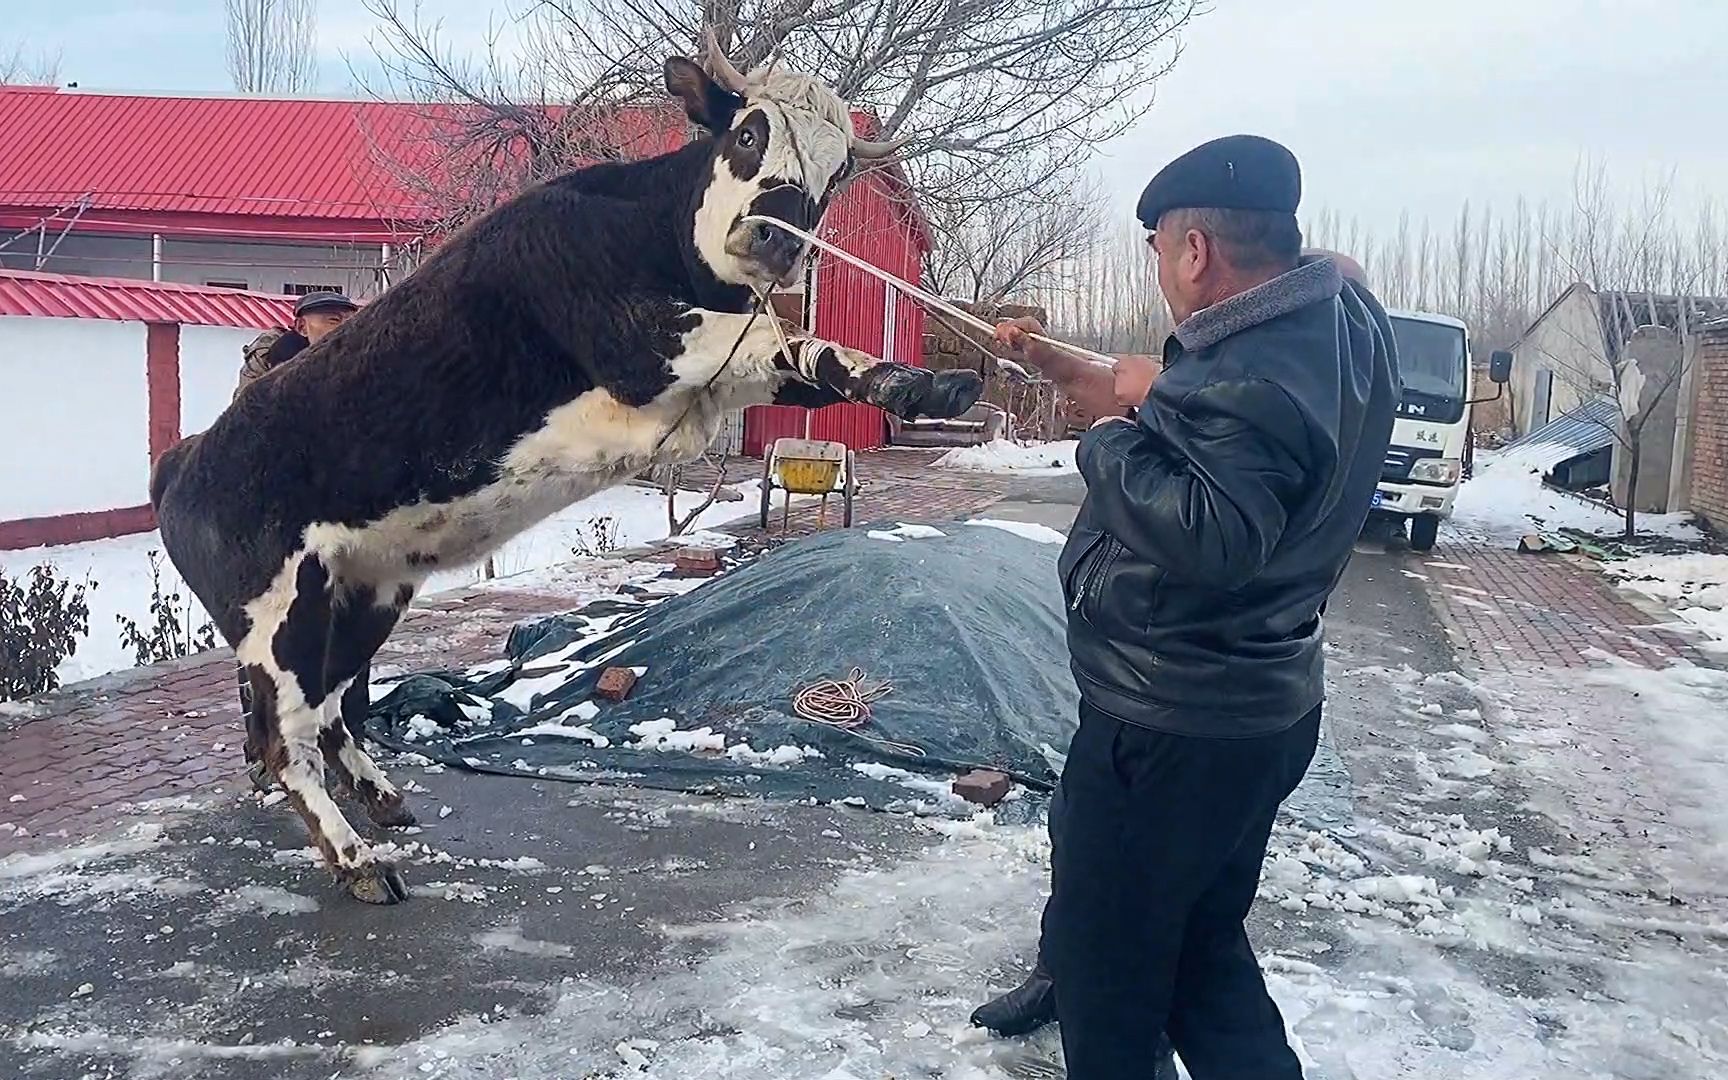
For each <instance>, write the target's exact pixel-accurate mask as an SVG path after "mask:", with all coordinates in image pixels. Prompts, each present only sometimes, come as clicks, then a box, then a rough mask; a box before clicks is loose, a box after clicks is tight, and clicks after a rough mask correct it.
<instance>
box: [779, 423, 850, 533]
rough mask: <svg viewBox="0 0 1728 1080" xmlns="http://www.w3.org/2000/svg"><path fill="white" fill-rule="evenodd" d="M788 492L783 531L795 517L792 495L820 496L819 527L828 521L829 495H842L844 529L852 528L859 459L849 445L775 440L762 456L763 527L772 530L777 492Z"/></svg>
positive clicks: (817, 512)
mask: <svg viewBox="0 0 1728 1080" xmlns="http://www.w3.org/2000/svg"><path fill="white" fill-rule="evenodd" d="M775 488H779V489H780V490H781V491H784V492H785V493H786V498H785V502H784V505H783V506H782V507H781V510H780V528H781V530H782V531H784V530H785V528H786V523H787V520H788V519H789V518H790V516H791V514H792V496H794V495H820V496H821V497H822V503H821V505H820V506H819V507H818V508H817V510H816V527H817V528H818V529H820V528H823V527H825V526H826V525H827V522H828V496H830V495H833V494H836V493H837V494H839V496H840V500H841V526H842V527H843V528H848V529H849V528H851V527H852V501H853V499H854V498H855V497H856V496H857V494H858V470H857V464H856V458H855V456H854V454H853V452H852V451H851V450H849V449H848V448H847V446H846V444H845V443H841V442H828V441H826V440H823V439H775V440H774V443H773V445H771V446H770V447H768V452H767V453H766V454H764V455H762V513H761V516H760V519H759V524H760V525H761V526H762V528H763V529H764V530H766V529H767V528H768V515H769V512H770V511H771V510H772V508H773V500H774V489H775Z"/></svg>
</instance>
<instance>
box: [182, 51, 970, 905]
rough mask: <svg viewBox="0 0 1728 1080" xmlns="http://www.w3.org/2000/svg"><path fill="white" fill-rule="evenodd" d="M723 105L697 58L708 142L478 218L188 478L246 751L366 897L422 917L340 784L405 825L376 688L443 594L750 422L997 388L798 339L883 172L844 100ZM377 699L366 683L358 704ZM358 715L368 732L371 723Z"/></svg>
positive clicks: (912, 412)
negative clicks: (344, 799)
mask: <svg viewBox="0 0 1728 1080" xmlns="http://www.w3.org/2000/svg"><path fill="white" fill-rule="evenodd" d="M709 52H710V61H711V63H712V66H713V67H714V69H715V71H716V72H717V74H718V81H716V79H714V78H710V77H709V76H708V75H707V74H706V73H705V72H704V71H703V70H702V68H701V67H699V66H698V65H697V64H695V63H694V62H692V61H690V60H686V59H682V58H675V59H672V60H668V61H667V63H666V67H665V75H666V87H667V89H668V90H669V91H670V92H671V93H672V94H673V95H674V96H676V97H678V98H680V99H681V100H682V101H683V104H684V108H685V111H686V112H687V113H688V114H689V116H690V118H691V120H693V121H694V122H695V123H697V124H698V125H700V126H701V127H702V128H703V129H705V130H706V132H707V133H708V134H707V136H706V137H704V138H701V139H699V140H697V141H695V142H692V143H690V144H689V145H687V146H685V147H684V148H683V149H680V150H678V151H676V152H673V153H670V154H666V155H663V156H661V157H657V158H653V159H650V160H645V161H639V162H632V163H607V164H601V165H596V166H593V167H591V168H586V169H582V170H579V171H577V172H574V173H571V174H569V175H568V176H564V177H561V178H559V179H557V180H553V181H551V182H549V183H546V184H543V185H541V186H539V187H536V188H534V189H532V190H530V191H527V192H526V193H524V194H522V195H521V196H519V197H518V198H516V199H514V200H513V201H511V202H509V203H507V204H505V205H503V206H501V207H499V208H497V209H496V210H494V211H492V212H491V213H489V214H487V215H486V216H484V217H482V218H480V219H479V220H477V221H475V222H474V223H473V224H472V225H471V226H469V227H468V228H466V229H465V230H463V231H462V232H461V233H459V234H458V235H456V236H455V237H453V238H452V239H451V240H450V241H449V242H448V243H446V244H445V245H444V246H443V247H442V248H441V249H440V250H438V251H437V252H436V253H435V254H434V255H433V256H432V257H431V258H429V259H428V260H427V261H426V262H425V264H424V265H422V266H421V267H420V268H419V269H418V270H416V271H415V272H414V273H413V274H412V275H410V276H409V277H407V278H406V279H404V280H403V281H402V282H401V283H400V284H399V285H397V286H395V287H394V288H392V289H390V290H389V291H387V292H386V293H384V294H383V295H382V296H380V297H379V298H378V299H377V300H375V301H373V302H372V303H371V304H369V305H367V306H366V308H365V309H364V310H362V311H361V312H359V313H358V314H357V315H355V316H354V317H353V318H352V319H351V320H349V321H348V322H347V323H345V324H344V325H343V326H341V327H340V328H338V329H337V330H336V331H334V332H333V333H332V334H331V335H330V336H329V337H328V338H326V339H325V340H323V341H321V342H320V343H319V344H317V345H315V346H313V347H312V348H310V349H308V350H307V351H306V352H305V353H303V354H302V355H301V356H300V357H298V358H296V360H295V361H294V362H293V363H291V364H287V365H285V366H283V367H281V368H278V369H276V370H275V371H272V372H270V373H269V374H268V375H266V376H264V377H263V378H260V379H259V380H257V381H256V382H255V383H253V384H252V385H251V386H250V387H248V388H247V389H246V390H245V391H244V392H243V393H241V394H240V395H239V397H238V398H237V399H236V401H235V402H234V404H233V405H232V406H231V407H230V408H229V409H228V411H227V412H226V413H224V414H223V415H222V416H221V417H220V418H219V419H218V420H217V421H216V423H215V424H214V425H212V426H211V427H210V429H209V430H208V431H206V432H204V433H203V434H201V435H196V436H193V437H192V438H189V439H187V440H186V441H185V442H183V443H181V444H180V445H179V446H177V447H175V448H174V449H173V450H171V451H169V452H168V453H167V454H165V455H163V457H162V459H161V462H160V464H159V465H158V467H157V469H156V472H155V475H154V476H153V477H152V479H151V492H150V495H151V501H152V503H153V504H154V505H155V507H156V510H157V514H158V516H159V518H160V521H161V526H162V541H163V546H164V547H165V548H166V549H167V551H168V554H169V556H170V557H171V558H172V559H173V561H174V565H175V566H176V567H177V568H178V569H179V570H180V572H181V573H182V574H183V575H184V576H185V578H186V581H187V583H188V584H189V585H190V586H191V588H192V591H193V592H194V593H196V594H197V596H198V599H199V600H200V601H202V602H203V604H204V606H205V608H206V609H208V610H209V612H210V614H211V617H212V618H213V619H214V620H215V622H216V625H217V627H218V629H219V630H220V631H221V633H222V635H223V637H225V638H226V639H227V640H228V642H229V643H230V644H231V645H233V646H234V649H235V652H236V653H237V654H238V656H239V659H240V662H241V664H242V665H243V666H244V670H245V673H246V677H247V678H248V679H249V680H250V683H251V687H252V701H253V705H252V709H251V713H250V715H249V716H248V718H247V742H248V746H249V748H250V749H251V750H253V751H254V752H256V753H258V754H261V756H262V759H263V761H264V763H265V765H266V767H267V768H268V769H269V770H270V772H272V773H273V774H274V775H275V776H276V778H277V779H278V780H279V781H280V782H281V784H282V786H283V788H284V789H285V790H286V791H287V793H288V797H289V799H290V800H291V801H292V803H293V805H294V807H295V809H296V810H298V811H299V813H300V815H301V817H302V818H304V819H305V822H306V826H307V828H308V829H309V830H310V831H311V835H312V840H313V841H314V842H315V843H316V844H317V846H318V848H319V850H320V851H321V852H322V853H323V855H324V858H325V860H326V862H327V863H328V864H329V865H330V867H331V868H332V870H333V871H334V872H335V873H336V874H337V876H338V877H339V879H340V880H341V881H342V882H343V883H344V884H345V885H346V887H347V889H348V890H349V891H350V892H351V893H352V894H353V895H354V896H356V897H358V898H359V899H361V900H365V901H368V902H371V903H380V904H389V903H396V902H398V901H400V900H402V899H403V898H404V897H405V896H406V888H405V886H404V884H403V881H402V877H401V875H400V873H399V872H398V871H397V869H396V868H395V867H394V866H393V865H391V864H390V863H388V862H385V861H383V860H380V859H378V858H377V857H376V856H375V855H374V853H373V852H372V851H371V850H370V849H369V848H368V847H367V845H366V843H365V842H364V841H363V840H362V839H361V837H360V836H359V835H358V834H357V833H356V832H355V830H354V829H353V827H352V826H350V825H349V823H348V822H347V820H346V819H345V818H344V817H343V816H342V813H341V811H340V810H339V809H338V808H337V805H336V803H335V802H334V800H333V799H332V798H331V796H330V795H329V794H328V793H327V792H326V790H325V787H324V780H325V770H326V768H328V769H329V770H330V772H331V773H332V774H334V776H335V777H336V778H337V779H338V780H340V781H341V782H342V783H344V784H346V785H347V786H348V787H349V788H350V789H351V790H352V791H353V792H354V793H355V794H356V795H357V796H358V797H359V798H360V799H361V800H362V801H363V802H364V804H365V806H366V808H367V811H368V815H369V816H370V817H371V818H372V820H373V821H375V822H378V823H380V824H385V825H405V824H410V823H412V822H413V820H414V819H413V816H412V815H411V814H410V813H409V812H408V810H407V808H406V807H405V806H404V804H403V800H402V796H401V794H400V793H399V792H398V791H397V789H396V788H395V787H394V786H393V785H392V784H391V783H390V781H389V780H388V779H387V778H386V777H385V776H384V774H383V772H381V771H380V770H379V768H378V766H377V765H376V764H374V763H373V761H372V760H371V758H369V757H368V756H367V755H366V754H365V752H364V751H362V750H361V749H360V747H359V746H358V745H357V744H356V743H355V742H354V739H353V737H352V735H351V734H350V732H349V730H348V727H347V725H345V724H344V723H343V712H344V709H345V708H346V710H347V711H349V712H351V713H352V712H355V711H361V712H363V710H364V709H365V706H366V703H365V701H364V693H363V692H362V693H359V694H351V693H349V692H348V691H349V690H350V688H351V687H354V686H355V680H356V677H357V676H358V675H359V673H360V672H361V671H362V670H363V669H364V668H365V666H366V665H367V664H368V663H369V662H370V660H371V658H372V655H373V654H374V653H375V652H377V650H378V648H379V647H380V646H381V645H382V644H383V643H384V640H385V639H386V638H387V637H388V636H389V635H390V632H391V630H392V629H393V628H394V627H395V625H396V621H397V619H398V618H399V617H400V616H401V614H402V612H403V609H404V608H406V607H407V605H408V603H409V601H410V600H411V599H412V598H413V597H414V594H415V591H416V589H418V588H419V587H420V585H421V584H422V583H423V582H424V580H425V579H426V577H427V576H428V575H429V574H430V573H432V572H433V571H434V570H438V569H442V568H448V567H452V566H457V565H460V564H464V563H469V562H472V561H474V560H476V559H479V558H481V557H483V556H484V555H486V554H487V553H488V552H490V551H492V550H494V549H495V548H497V547H498V546H499V545H500V544H502V543H503V542H504V541H506V540H508V539H509V538H510V537H512V536H514V535H515V534H517V533H520V532H521V531H522V530H524V529H526V528H528V527H529V526H531V525H533V524H535V523H536V522H538V521H540V520H542V519H544V518H546V517H547V516H548V515H550V514H552V513H554V512H556V511H558V510H560V509H562V508H563V507H565V506H568V505H569V504H570V503H572V502H575V501H576V500H578V499H582V498H584V497H586V496H588V495H591V494H593V493H594V492H596V491H598V490H600V489H602V488H605V487H607V486H610V485H612V484H616V483H618V482H620V481H622V480H625V479H627V478H629V477H631V476H633V475H635V474H637V473H638V472H640V471H641V470H642V469H644V468H646V467H647V466H649V465H652V464H663V463H674V462H682V461H690V460H692V459H694V458H695V457H697V456H698V455H699V454H701V452H702V451H703V450H704V449H705V448H707V446H708V445H709V444H710V443H711V442H712V441H713V439H714V436H715V435H716V433H717V431H718V428H719V424H720V420H721V416H722V414H723V413H725V412H726V411H728V410H730V409H735V408H739V407H742V406H745V405H753V404H767V403H771V402H777V403H781V404H795V405H805V406H818V405H825V404H830V403H834V402H838V401H842V400H845V401H857V402H866V403H869V404H873V405H879V406H881V407H883V408H886V409H888V410H890V411H892V412H894V413H896V414H898V415H900V416H904V417H914V416H920V415H928V416H937V417H952V416H956V415H959V414H960V413H961V412H963V411H965V410H966V409H968V408H970V407H971V406H972V404H973V403H974V402H975V401H976V400H977V397H978V394H979V391H980V389H981V387H980V384H979V380H978V377H977V376H976V375H974V374H972V373H969V372H954V373H944V374H939V375H932V374H931V373H930V372H928V371H924V370H921V369H918V368H913V367H909V366H906V365H901V364H889V363H884V362H882V361H880V360H877V359H876V358H874V357H871V356H869V355H866V354H864V353H861V352H858V351H856V350H853V349H847V348H843V347H841V346H838V345H835V344H832V343H830V342H825V341H820V340H816V339H814V338H809V337H803V336H796V337H793V338H792V339H791V340H790V342H789V344H788V345H787V346H786V347H785V348H784V349H782V346H781V339H780V336H779V334H778V333H777V329H776V325H775V324H774V323H773V317H772V315H771V314H766V315H761V316H752V315H751V314H750V311H751V309H752V307H753V305H754V304H755V302H756V295H757V294H758V293H759V292H765V291H766V290H768V289H771V288H773V287H774V286H776V285H779V284H782V283H785V282H788V281H789V280H790V279H793V278H795V276H796V275H797V273H798V270H799V267H800V264H801V261H802V260H803V258H804V255H805V251H804V246H803V245H802V243H800V242H799V241H797V240H795V239H792V238H789V237H788V236H786V235H785V234H783V233H781V232H780V231H778V230H774V229H772V228H765V227H762V226H758V225H751V224H746V223H743V222H742V221H741V220H740V219H742V218H743V217H745V216H747V215H749V214H753V213H757V214H769V215H773V216H775V217H778V218H781V219H783V220H786V221H788V222H790V223H792V224H794V225H799V226H801V227H804V228H806V229H808V228H813V227H814V226H815V224H816V223H817V221H818V220H819V219H820V218H821V216H822V213H823V210H824V209H825V208H826V206H827V204H828V202H829V200H830V198H831V197H832V196H833V195H834V193H835V191H836V189H837V187H838V186H839V185H840V184H841V183H842V182H843V181H844V180H845V179H846V177H847V175H848V173H849V172H851V171H852V169H853V168H854V166H855V164H856V162H857V161H858V160H860V159H871V158H881V157H884V156H886V155H887V154H888V153H891V152H892V150H893V148H892V147H891V146H887V145H885V144H880V143H872V142H867V141H864V140H862V139H859V138H856V137H855V136H854V135H853V134H852V129H851V115H850V111H849V109H848V108H847V105H846V103H845V102H843V101H841V100H840V99H839V98H838V97H837V96H836V95H835V94H834V93H833V92H832V91H831V90H829V89H828V88H827V87H825V86H823V85H822V84H820V83H818V82H817V81H815V80H814V79H811V78H809V77H808V76H804V75H798V74H794V73H791V72H782V71H767V72H755V73H752V74H751V75H750V76H748V77H745V76H742V75H740V74H739V73H738V72H737V70H736V69H734V68H733V67H732V66H731V65H730V64H729V63H728V62H727V61H726V59H725V57H724V56H723V55H721V54H720V52H719V50H718V49H717V48H716V47H715V46H714V44H713V39H712V37H711V36H710V38H709ZM356 689H357V687H356ZM351 719H353V717H351Z"/></svg>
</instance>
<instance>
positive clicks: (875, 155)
mask: <svg viewBox="0 0 1728 1080" xmlns="http://www.w3.org/2000/svg"><path fill="white" fill-rule="evenodd" d="M911 141H912V140H911V139H891V140H889V141H888V142H877V141H875V140H873V139H860V138H859V137H858V136H856V135H854V136H852V156H853V157H856V158H858V159H860V160H862V161H880V160H881V159H882V158H885V157H893V156H894V155H895V154H897V153H899V152H900V148H901V147H903V146H905V145H906V144H907V143H909V142H911Z"/></svg>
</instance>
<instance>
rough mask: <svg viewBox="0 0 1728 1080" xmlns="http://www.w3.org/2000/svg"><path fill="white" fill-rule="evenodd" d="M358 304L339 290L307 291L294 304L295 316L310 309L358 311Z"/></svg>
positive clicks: (303, 313) (310, 310)
mask: <svg viewBox="0 0 1728 1080" xmlns="http://www.w3.org/2000/svg"><path fill="white" fill-rule="evenodd" d="M359 310H360V305H359V304H356V303H355V302H354V301H352V300H350V299H348V298H347V297H346V296H343V295H342V294H341V293H339V292H309V293H307V294H306V295H305V296H302V297H301V298H300V299H299V300H298V301H296V302H295V304H294V314H295V316H296V317H298V316H301V315H305V314H306V313H308V312H312V311H359Z"/></svg>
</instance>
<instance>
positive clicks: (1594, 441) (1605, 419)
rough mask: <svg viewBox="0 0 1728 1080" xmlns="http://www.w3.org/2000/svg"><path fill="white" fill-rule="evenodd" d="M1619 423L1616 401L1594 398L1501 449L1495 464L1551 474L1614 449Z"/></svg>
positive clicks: (1606, 398) (1618, 410) (1607, 398)
mask: <svg viewBox="0 0 1728 1080" xmlns="http://www.w3.org/2000/svg"><path fill="white" fill-rule="evenodd" d="M1619 421H1620V407H1619V406H1618V405H1616V404H1615V403H1614V399H1613V398H1609V397H1598V398H1593V399H1591V400H1590V401H1586V402H1585V403H1584V404H1582V405H1580V406H1578V407H1577V408H1575V409H1573V410H1572V411H1571V412H1568V413H1566V414H1565V415H1563V416H1560V417H1557V418H1555V419H1553V420H1550V421H1548V422H1547V423H1546V424H1543V425H1542V426H1541V427H1539V428H1537V429H1536V430H1535V431H1532V432H1530V433H1529V434H1528V435H1524V436H1522V437H1520V438H1517V439H1513V440H1512V441H1511V442H1509V443H1507V444H1506V445H1505V446H1503V447H1501V448H1500V452H1499V453H1498V454H1496V455H1495V458H1494V460H1495V461H1496V462H1503V461H1516V462H1518V463H1519V464H1521V465H1527V466H1529V467H1530V468H1533V469H1540V470H1541V471H1543V472H1548V471H1549V470H1550V469H1553V468H1554V467H1555V466H1557V465H1561V464H1563V463H1565V462H1568V461H1571V460H1572V459H1573V458H1576V457H1583V456H1584V455H1585V454H1590V453H1594V452H1596V451H1597V450H1600V449H1602V448H1603V447H1605V446H1611V445H1613V443H1614V425H1615V424H1617V423H1619Z"/></svg>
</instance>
